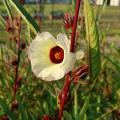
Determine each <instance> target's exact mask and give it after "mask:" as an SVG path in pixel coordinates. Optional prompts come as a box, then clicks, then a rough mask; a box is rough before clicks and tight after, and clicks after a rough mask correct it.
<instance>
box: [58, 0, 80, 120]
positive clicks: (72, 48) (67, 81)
mask: <svg viewBox="0 0 120 120" xmlns="http://www.w3.org/2000/svg"><path fill="white" fill-rule="evenodd" d="M80 3H81V0H76V8H75V13H74V21H73V27H72V35H71V44H70V52H73V53H74V51H75V34H76V27H77V20H78V14H79V8H80ZM70 84H71V80H70V72H69V73H67V75H66V79H65V83H64V86H63V89H62V91H61V93H60V94H59V102H60V108H59V115H58V119H59V120H61V118H62V115H63V110H64V106H65V103H66V101H67V97H68V94H69V88H70Z"/></svg>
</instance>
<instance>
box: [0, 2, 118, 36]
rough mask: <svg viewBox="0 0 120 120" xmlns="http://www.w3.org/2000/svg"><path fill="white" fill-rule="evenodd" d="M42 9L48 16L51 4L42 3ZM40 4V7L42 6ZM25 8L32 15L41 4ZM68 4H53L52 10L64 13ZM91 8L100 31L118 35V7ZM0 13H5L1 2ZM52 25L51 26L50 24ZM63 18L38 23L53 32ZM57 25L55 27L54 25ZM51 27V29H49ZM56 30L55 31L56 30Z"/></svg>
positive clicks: (28, 5) (60, 25)
mask: <svg viewBox="0 0 120 120" xmlns="http://www.w3.org/2000/svg"><path fill="white" fill-rule="evenodd" d="M43 6H44V8H43V9H44V11H43V14H44V15H45V16H49V15H50V14H51V11H52V5H51V4H44V5H43ZM43 6H42V7H43ZM24 7H25V8H26V10H27V11H28V12H29V13H30V14H31V15H33V13H34V12H35V11H36V10H37V9H39V8H40V7H41V6H40V5H37V7H36V5H35V4H34V5H33V4H27V5H24ZM70 7H71V5H70V4H55V5H54V11H63V12H64V13H65V12H67V11H70ZM93 10H94V11H95V12H96V16H97V18H98V19H99V23H100V24H99V26H100V28H101V31H103V32H106V34H107V35H108V36H111V35H112V36H113V35H120V29H119V28H120V24H119V21H120V7H114V6H106V7H105V8H103V7H102V6H93ZM0 13H6V9H5V8H4V6H3V5H2V4H0ZM52 23H53V25H52V26H51V24H52ZM62 23H63V20H62V19H61V20H54V21H51V20H46V19H44V20H43V21H42V24H40V27H41V30H42V31H44V30H48V31H50V32H51V31H53V33H55V35H56V32H57V33H58V32H59V31H61V28H62V25H63V24H62ZM56 26H57V27H56ZM51 28H52V29H51ZM56 30H57V31H56Z"/></svg>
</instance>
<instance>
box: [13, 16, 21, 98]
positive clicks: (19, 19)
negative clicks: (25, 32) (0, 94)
mask: <svg viewBox="0 0 120 120" xmlns="http://www.w3.org/2000/svg"><path fill="white" fill-rule="evenodd" d="M17 22H18V24H19V25H18V26H17V27H18V58H17V66H16V68H15V79H14V85H15V84H16V81H17V78H18V68H19V63H20V54H21V50H20V32H21V17H20V16H18V18H17ZM13 92H14V93H13V100H15V97H16V92H17V89H15V90H14V91H13Z"/></svg>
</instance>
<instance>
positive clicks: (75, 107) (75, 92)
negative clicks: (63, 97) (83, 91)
mask: <svg viewBox="0 0 120 120" xmlns="http://www.w3.org/2000/svg"><path fill="white" fill-rule="evenodd" d="M77 116H78V100H77V90H76V89H75V90H74V118H75V119H76V117H77Z"/></svg>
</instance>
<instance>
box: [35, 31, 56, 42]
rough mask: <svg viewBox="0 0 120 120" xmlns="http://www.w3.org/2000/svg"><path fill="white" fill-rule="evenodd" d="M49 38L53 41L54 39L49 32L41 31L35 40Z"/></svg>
mask: <svg viewBox="0 0 120 120" xmlns="http://www.w3.org/2000/svg"><path fill="white" fill-rule="evenodd" d="M48 39H51V40H53V41H56V39H55V38H54V37H53V36H52V35H51V34H50V33H49V32H42V33H38V34H37V36H36V38H35V40H37V41H43V40H44V41H45V40H48Z"/></svg>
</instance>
